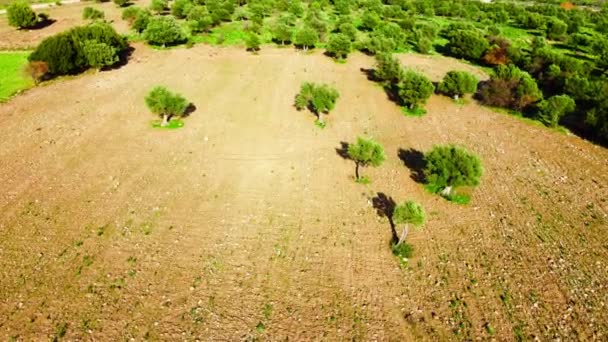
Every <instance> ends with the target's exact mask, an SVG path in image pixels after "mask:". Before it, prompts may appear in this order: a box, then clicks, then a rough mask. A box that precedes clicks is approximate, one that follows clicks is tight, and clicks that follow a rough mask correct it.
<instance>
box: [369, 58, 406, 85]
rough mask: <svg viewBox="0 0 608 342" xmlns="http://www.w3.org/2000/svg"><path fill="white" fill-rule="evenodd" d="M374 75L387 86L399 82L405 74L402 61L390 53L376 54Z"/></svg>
mask: <svg viewBox="0 0 608 342" xmlns="http://www.w3.org/2000/svg"><path fill="white" fill-rule="evenodd" d="M374 76H375V77H376V78H377V79H378V80H379V81H380V82H382V83H384V85H385V86H388V85H390V84H396V83H399V81H400V80H401V79H402V78H403V76H404V70H403V67H402V66H401V62H399V60H398V59H397V58H396V57H394V56H393V55H392V54H390V53H383V54H378V55H376V68H375V70H374Z"/></svg>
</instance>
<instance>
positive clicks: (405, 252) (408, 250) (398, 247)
mask: <svg viewBox="0 0 608 342" xmlns="http://www.w3.org/2000/svg"><path fill="white" fill-rule="evenodd" d="M391 250H392V252H393V255H394V256H396V257H398V258H399V259H400V261H401V262H402V263H406V262H407V261H408V259H410V258H411V257H412V255H413V254H414V247H413V246H412V245H410V244H407V243H400V244H393V245H392V246H391Z"/></svg>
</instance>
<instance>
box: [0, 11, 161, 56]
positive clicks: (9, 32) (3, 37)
mask: <svg viewBox="0 0 608 342" xmlns="http://www.w3.org/2000/svg"><path fill="white" fill-rule="evenodd" d="M149 3H150V1H149V0H138V1H134V5H135V6H140V7H146V6H147V5H148V4H149ZM85 7H93V8H96V9H99V10H102V11H103V12H104V13H105V20H107V21H108V22H111V23H112V26H114V28H115V29H116V31H118V32H119V33H125V34H126V33H128V32H129V25H128V24H127V22H126V21H124V20H122V19H121V15H122V11H123V8H119V7H117V6H116V5H115V4H114V3H113V2H111V1H110V2H104V3H95V2H93V1H83V2H81V3H75V4H68V5H63V6H54V7H49V8H45V9H38V10H36V13H48V14H49V17H50V18H51V19H53V20H54V22H53V23H52V24H51V25H49V26H46V27H44V28H40V29H29V30H26V29H24V30H17V29H15V28H14V27H10V26H8V22H7V17H6V15H5V14H1V15H0V50H24V49H34V48H35V47H36V46H37V45H38V44H39V43H40V42H41V41H42V40H43V39H44V38H47V37H50V36H52V35H54V34H57V33H59V32H63V31H66V30H68V29H70V28H72V27H74V26H78V25H86V24H87V23H89V22H91V21H90V20H84V19H82V11H83V10H84V8H85Z"/></svg>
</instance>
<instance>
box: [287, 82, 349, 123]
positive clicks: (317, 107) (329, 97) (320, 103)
mask: <svg viewBox="0 0 608 342" xmlns="http://www.w3.org/2000/svg"><path fill="white" fill-rule="evenodd" d="M339 97H340V94H339V93H338V91H337V90H336V89H334V88H332V87H330V86H329V85H327V84H314V83H310V82H304V83H303V84H302V86H301V87H300V92H299V93H298V95H296V99H295V105H296V108H297V109H298V110H302V109H304V108H310V109H311V110H312V111H313V112H314V113H315V114H316V115H317V118H318V122H319V123H320V124H323V113H329V112H330V111H331V110H332V109H334V107H335V106H336V100H337V99H338V98H339Z"/></svg>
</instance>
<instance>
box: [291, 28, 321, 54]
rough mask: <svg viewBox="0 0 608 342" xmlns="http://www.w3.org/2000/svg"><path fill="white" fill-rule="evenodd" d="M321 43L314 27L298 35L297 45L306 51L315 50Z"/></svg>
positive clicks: (299, 32) (305, 29)
mask: <svg viewBox="0 0 608 342" xmlns="http://www.w3.org/2000/svg"><path fill="white" fill-rule="evenodd" d="M318 42H319V34H318V33H317V31H315V29H313V28H312V27H304V28H302V29H301V30H300V31H298V32H297V33H296V44H298V45H300V46H302V48H303V49H304V51H306V50H308V49H309V48H314V47H315V44H317V43H318Z"/></svg>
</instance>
